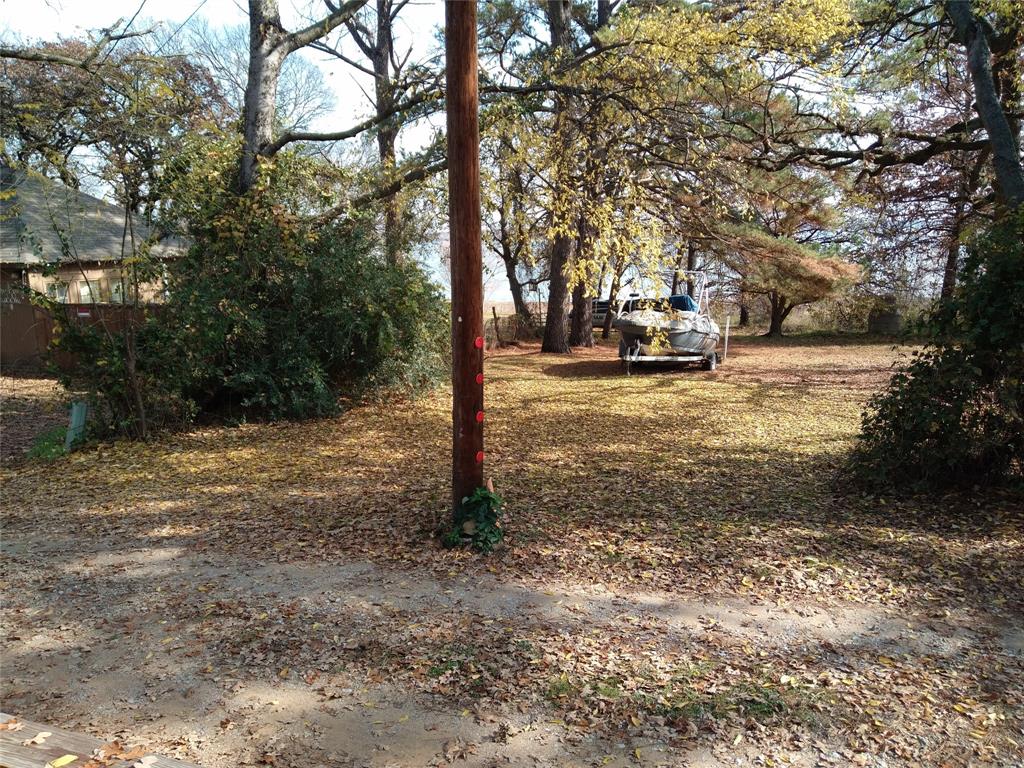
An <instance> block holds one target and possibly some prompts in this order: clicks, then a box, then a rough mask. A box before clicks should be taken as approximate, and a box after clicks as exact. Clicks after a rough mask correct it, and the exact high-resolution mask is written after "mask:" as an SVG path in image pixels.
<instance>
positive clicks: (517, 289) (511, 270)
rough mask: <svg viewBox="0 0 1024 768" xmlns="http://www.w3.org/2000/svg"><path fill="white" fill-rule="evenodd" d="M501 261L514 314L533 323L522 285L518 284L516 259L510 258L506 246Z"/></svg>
mask: <svg viewBox="0 0 1024 768" xmlns="http://www.w3.org/2000/svg"><path fill="white" fill-rule="evenodd" d="M501 260H502V261H503V262H505V275H506V276H507V277H508V290H509V292H510V293H511V294H512V304H513V306H514V307H515V310H516V314H517V315H519V317H520V318H522V319H523V320H524V321H526V322H527V323H532V322H533V315H532V314H531V312H530V307H529V305H528V304H527V303H526V297H525V296H524V295H523V284H522V283H521V282H519V275H517V274H516V266H517V264H516V259H515V257H514V256H512V254H511V252H510V251H509V249H508V248H507V246H504V245H503V247H502V257H501Z"/></svg>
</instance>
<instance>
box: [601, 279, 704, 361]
mask: <svg viewBox="0 0 1024 768" xmlns="http://www.w3.org/2000/svg"><path fill="white" fill-rule="evenodd" d="M685 274H686V277H687V278H688V280H690V281H691V282H692V283H693V284H694V287H695V288H696V290H695V293H696V294H697V298H696V299H694V298H692V297H690V296H688V295H679V296H670V297H668V298H659V299H646V300H645V299H631V300H630V301H629V302H628V303H627V305H626V307H625V309H627V310H628V311H625V312H622V313H620V314H619V315H618V316H617V317H616V319H615V321H614V322H613V325H614V326H615V328H616V329H617V330H618V331H619V334H620V336H621V339H620V341H619V357H620V358H621V359H622V360H623V361H624V362H626V363H627V366H628V364H629V363H636V362H647V361H657V362H661V361H665V362H671V361H678V362H703V363H704V364H705V367H706V368H709V369H712V370H713V369H714V368H715V367H716V365H717V363H718V354H717V352H716V351H715V348H716V347H717V346H718V342H719V340H720V339H721V330H720V329H719V327H718V323H716V322H715V321H714V320H712V319H711V314H710V311H709V306H708V295H707V277H706V275H705V274H704V273H703V272H687V273H685Z"/></svg>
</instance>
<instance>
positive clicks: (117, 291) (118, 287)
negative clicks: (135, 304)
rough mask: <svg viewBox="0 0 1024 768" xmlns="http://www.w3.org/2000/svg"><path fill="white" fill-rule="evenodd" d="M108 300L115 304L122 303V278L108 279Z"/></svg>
mask: <svg viewBox="0 0 1024 768" xmlns="http://www.w3.org/2000/svg"><path fill="white" fill-rule="evenodd" d="M110 300H111V301H112V302H114V303H115V304H124V280H118V279H114V278H112V279H111V280H110Z"/></svg>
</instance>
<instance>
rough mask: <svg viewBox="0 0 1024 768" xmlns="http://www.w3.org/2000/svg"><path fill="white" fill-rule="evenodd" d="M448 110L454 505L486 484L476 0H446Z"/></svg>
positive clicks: (446, 105) (446, 109) (446, 102)
mask: <svg viewBox="0 0 1024 768" xmlns="http://www.w3.org/2000/svg"><path fill="white" fill-rule="evenodd" d="M444 5H445V8H444V15H445V64H446V74H445V80H446V90H445V111H446V112H447V118H448V222H449V235H448V241H449V248H450V258H451V269H452V279H451V285H452V504H453V507H454V508H456V509H457V508H458V507H459V505H460V504H461V503H462V499H463V498H465V497H466V496H469V495H471V494H472V493H473V491H475V490H476V489H477V488H479V487H480V486H482V485H483V483H484V424H483V421H484V313H483V304H484V301H483V261H482V258H481V254H480V128H479V122H478V117H477V106H478V105H477V53H476V2H475V0H446V2H445V4H444Z"/></svg>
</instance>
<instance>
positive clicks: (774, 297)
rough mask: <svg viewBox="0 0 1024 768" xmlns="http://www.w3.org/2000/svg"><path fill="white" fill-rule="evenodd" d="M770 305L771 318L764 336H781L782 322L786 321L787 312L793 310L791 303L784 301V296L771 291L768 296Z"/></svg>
mask: <svg viewBox="0 0 1024 768" xmlns="http://www.w3.org/2000/svg"><path fill="white" fill-rule="evenodd" d="M768 303H769V305H770V306H771V319H770V321H769V323H768V333H766V334H765V336H781V335H782V324H783V323H784V322H786V318H787V317H789V313H790V312H792V311H793V305H792V304H788V303H787V302H786V297H785V296H782V295H780V294H777V293H772V294H770V295H769V297H768Z"/></svg>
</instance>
